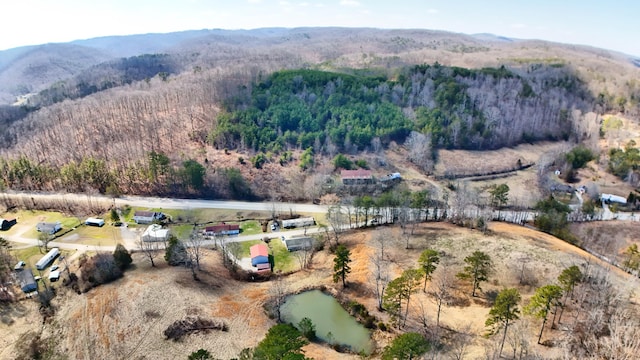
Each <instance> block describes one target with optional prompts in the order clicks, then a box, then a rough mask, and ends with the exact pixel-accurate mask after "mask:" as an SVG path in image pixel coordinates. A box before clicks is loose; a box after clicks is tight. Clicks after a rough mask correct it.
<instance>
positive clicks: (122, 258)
mask: <svg viewBox="0 0 640 360" xmlns="http://www.w3.org/2000/svg"><path fill="white" fill-rule="evenodd" d="M113 260H114V261H115V263H116V266H117V267H118V268H119V269H120V270H123V271H124V270H126V269H127V268H128V267H129V265H131V263H132V262H133V259H131V254H129V251H127V249H125V247H124V246H122V244H118V245H117V246H116V249H115V250H114V251H113Z"/></svg>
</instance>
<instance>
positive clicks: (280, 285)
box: [269, 273, 289, 322]
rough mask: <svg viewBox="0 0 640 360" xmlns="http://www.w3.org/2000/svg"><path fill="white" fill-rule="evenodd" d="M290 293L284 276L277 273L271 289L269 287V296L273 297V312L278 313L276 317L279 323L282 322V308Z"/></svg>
mask: <svg viewBox="0 0 640 360" xmlns="http://www.w3.org/2000/svg"><path fill="white" fill-rule="evenodd" d="M288 292H289V284H288V283H287V282H286V280H285V279H284V277H283V276H282V274H280V273H276V274H275V276H274V278H273V281H272V285H271V287H269V295H270V297H271V301H272V302H273V310H274V311H275V312H276V317H277V318H278V322H282V314H281V312H280V307H281V306H282V304H283V303H284V299H285V298H286V296H287V293H288Z"/></svg>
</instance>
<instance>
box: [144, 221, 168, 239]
mask: <svg viewBox="0 0 640 360" xmlns="http://www.w3.org/2000/svg"><path fill="white" fill-rule="evenodd" d="M169 235H171V233H170V231H169V229H163V228H162V225H158V224H151V225H149V226H148V227H147V229H146V230H145V231H144V233H142V237H141V239H142V241H145V242H155V241H167V240H168V239H169Z"/></svg>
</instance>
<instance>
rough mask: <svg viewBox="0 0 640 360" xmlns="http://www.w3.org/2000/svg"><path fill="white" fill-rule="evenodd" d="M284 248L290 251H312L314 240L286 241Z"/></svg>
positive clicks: (295, 239)
mask: <svg viewBox="0 0 640 360" xmlns="http://www.w3.org/2000/svg"><path fill="white" fill-rule="evenodd" d="M284 246H285V247H286V248H287V250H289V251H298V250H310V249H311V248H312V247H313V238H311V237H294V238H289V239H285V240H284Z"/></svg>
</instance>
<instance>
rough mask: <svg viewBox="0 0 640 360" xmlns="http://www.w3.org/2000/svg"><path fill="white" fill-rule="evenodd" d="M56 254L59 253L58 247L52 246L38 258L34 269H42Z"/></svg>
mask: <svg viewBox="0 0 640 360" xmlns="http://www.w3.org/2000/svg"><path fill="white" fill-rule="evenodd" d="M58 255H60V249H58V248H52V249H51V250H49V252H48V253H47V254H46V255H45V256H43V257H42V258H41V259H40V260H38V262H37V263H36V269H38V270H44V269H45V268H46V267H47V266H49V264H51V262H52V261H53V260H54V259H55V258H56V257H57V256H58Z"/></svg>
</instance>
